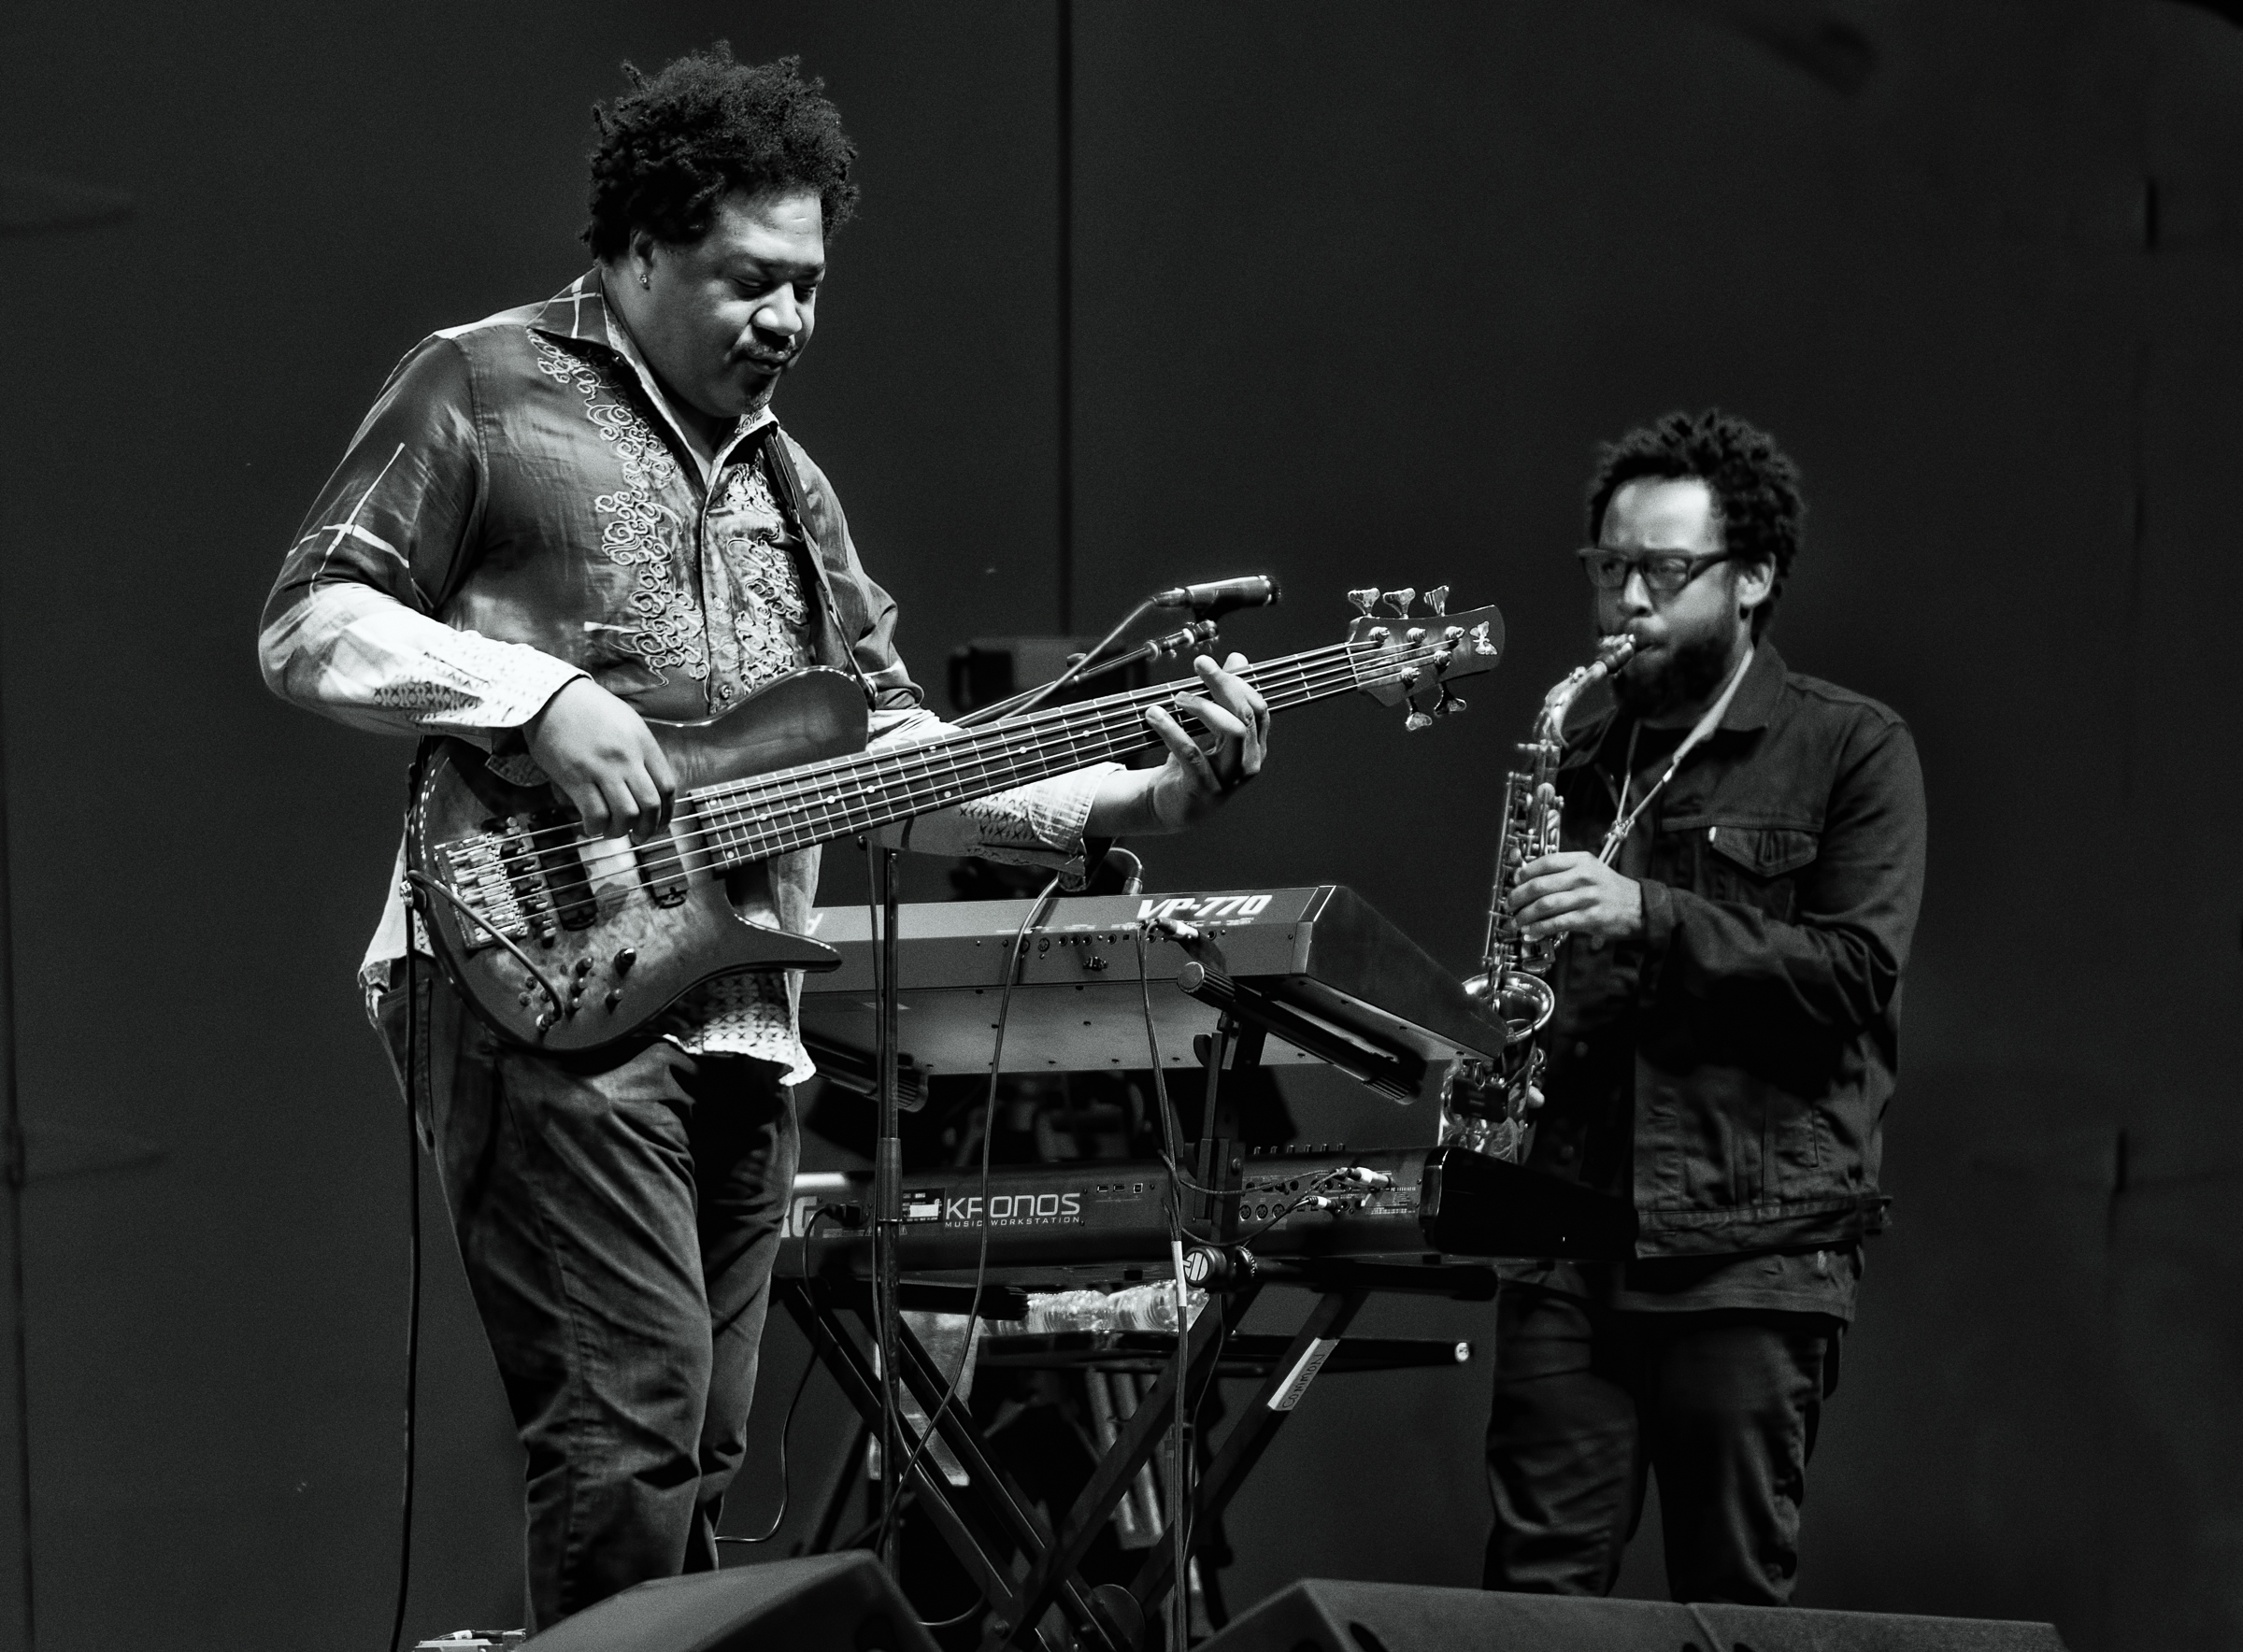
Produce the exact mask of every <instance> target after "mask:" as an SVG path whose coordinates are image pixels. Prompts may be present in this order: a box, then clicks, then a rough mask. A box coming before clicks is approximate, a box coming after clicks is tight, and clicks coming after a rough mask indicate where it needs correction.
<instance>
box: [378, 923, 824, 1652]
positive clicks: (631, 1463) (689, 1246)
mask: <svg viewBox="0 0 2243 1652" xmlns="http://www.w3.org/2000/svg"><path fill="white" fill-rule="evenodd" d="M413 973H414V975H415V976H416V977H417V991H416V992H415V994H414V998H415V1002H416V1008H415V1013H414V1017H413V1024H412V1026H411V1028H410V1032H411V1038H410V1042H411V1044H412V1045H413V1047H414V1050H413V1054H414V1061H413V1064H414V1066H415V1067H417V1068H418V1070H419V1079H420V1082H419V1083H417V1084H416V1085H415V1086H414V1093H415V1096H416V1106H417V1108H418V1109H419V1110H420V1116H421V1123H422V1131H423V1140H424V1141H427V1142H430V1143H432V1144H433V1146H434V1147H435V1151H436V1161H437V1165H438V1169H439V1172H440V1174H441V1176H442V1180H443V1186H444V1196H445V1200H446V1203H448V1204H449V1206H450V1211H451V1221H452V1232H453V1234H454V1235H455V1237H456V1238H457V1239H458V1241H459V1247H460V1257H461V1260H463V1261H464V1263H465V1265H466V1271H467V1282H468V1285H469V1287H470V1288H471V1289H472V1290H473V1291H474V1294H475V1303H476V1307H477V1309H478V1310H479V1313H480V1315H481V1317H482V1321H483V1330H484V1332H485V1334H486V1335H488V1336H489V1338H490V1341H491V1351H492V1353H493V1355H495V1356H496V1357H497V1360H498V1370H499V1375H500V1377H501V1379H502V1380H503V1381H504V1383H505V1385H506V1391H507V1402H508V1403H509V1404H510V1405H511V1407H512V1409H513V1413H514V1422H515V1427H516V1429H517V1430H518V1431H519V1432H520V1434H521V1443H522V1446H523V1448H524V1450H525V1451H526V1452H527V1454H528V1459H529V1461H528V1469H527V1487H526V1499H525V1501H526V1503H527V1514H528V1543H527V1551H528V1552H527V1561H528V1572H529V1611H530V1627H531V1628H532V1629H542V1628H545V1627H548V1626H550V1624H552V1623H553V1622H555V1621H556V1620H557V1619H559V1618H562V1617H564V1616H568V1615H569V1614H570V1613H572V1612H580V1611H582V1610H583V1609H584V1608H585V1607H587V1606H589V1605H592V1604H593V1602H597V1601H601V1600H605V1599H606V1598H607V1596H609V1595H611V1594H614V1593H616V1592H617V1591H618V1590H620V1589H623V1588H629V1587H630V1586H631V1585H633V1584H635V1583H639V1582H643V1581H645V1580H646V1579H648V1578H653V1577H669V1576H675V1575H676V1574H679V1573H680V1572H699V1571H708V1570H712V1569H713V1568H714V1567H715V1566H716V1564H717V1554H716V1522H717V1517H718V1514H719V1512H720V1510H721V1504H722V1502H723V1498H724V1493H725V1490H726V1488H728V1487H729V1486H730V1485H731V1483H732V1478H733V1475H734V1474H735V1473H736V1472H737V1470H738V1468H739V1466H740V1458H741V1455H742V1452H743V1449H744V1446H745V1441H746V1436H747V1429H748V1407H749V1403H750V1399H751V1397H752V1396H753V1394H754V1391H755V1366H756V1350H757V1346H758V1344H759V1343H760V1342H761V1341H762V1338H763V1331H764V1314H765V1312H766V1310H767V1309H768V1307H769V1305H770V1289H769V1287H770V1280H771V1266H772V1262H773V1260H774V1259H775V1258H776V1256H777V1255H778V1249H779V1226H780V1221H781V1218H782V1216H783V1214H784V1211H785V1208H786V1201H787V1197H788V1194H789V1191H790V1189H791V1187H792V1183H793V1175H794V1164H795V1157H796V1146H797V1135H796V1126H795V1119H794V1108H793V1098H792V1095H791V1093H790V1092H789V1090H788V1089H786V1087H785V1086H783V1085H781V1084H779V1082H778V1079H777V1074H778V1069H776V1068H775V1067H773V1066H771V1065H770V1064H769V1063H768V1062H764V1061H750V1060H748V1059H746V1058H743V1057H738V1056H699V1057H697V1056H691V1055H687V1054H686V1053H685V1052H684V1051H682V1050H680V1049H679V1048H678V1047H676V1046H675V1045H671V1044H665V1043H662V1042H659V1041H657V1042H654V1043H651V1044H649V1045H646V1046H645V1047H641V1048H636V1049H633V1050H630V1051H628V1052H627V1053H624V1054H622V1055H621V1056H617V1057H613V1058H610V1059H607V1060H605V1061H586V1062H584V1063H581V1064H573V1063H571V1064H564V1063H563V1062H559V1061H550V1060H547V1059H543V1058H540V1057H538V1056H535V1055H532V1054H530V1053H528V1052H526V1051H523V1050H519V1049H516V1048H513V1047H510V1046H506V1045H502V1044H500V1043H499V1042H498V1040H497V1039H496V1038H494V1037H493V1034H492V1033H491V1032H489V1031H488V1030H486V1029H485V1028H484V1027H483V1026H482V1025H481V1024H480V1023H479V1022H478V1021H477V1020H476V1019H475V1018H473V1016H472V1015H471V1014H470V1013H469V1012H468V1011H467V1009H466V1007H465V1006H464V1004H462V1003H461V1002H460V1000H459V999H458V998H457V997H456V996H455V995H454V994H453V993H452V992H451V991H450V989H449V987H447V986H446V985H444V984H443V983H441V982H440V981H436V980H434V979H433V977H434V976H436V971H435V969H434V967H433V966H431V965H430V964H429V963H428V962H427V961H425V960H423V961H421V963H420V965H419V967H418V968H417V969H416V970H415V971H414V972H413ZM406 1000H407V994H406V992H405V990H403V988H402V986H400V987H397V988H393V990H391V991H389V992H388V993H386V994H383V995H382V996H381V997H380V999H379V1001H378V1002H377V1004H376V1005H375V1018H376V1021H377V1023H378V1025H379V1027H380V1029H381V1032H382V1033H383V1035H384V1037H385V1039H386V1040H387V1041H388V1042H389V1043H390V1046H391V1048H392V1051H393V1054H394V1055H395V1056H396V1057H397V1058H398V1061H399V1065H400V1068H401V1069H402V1068H403V1066H404V1064H405V1063H404V1060H403V1058H404V1056H405V1052H406V1046H407V1031H408V1029H407V1011H406Z"/></svg>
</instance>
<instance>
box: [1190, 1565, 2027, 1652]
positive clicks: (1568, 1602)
mask: <svg viewBox="0 0 2243 1652" xmlns="http://www.w3.org/2000/svg"><path fill="white" fill-rule="evenodd" d="M1464 1646H1468V1647H1471V1648H1472V1649H1473V1652H2064V1643H2063V1642H2062V1641H2061V1640H2059V1639H2057V1636H2056V1631H2055V1629H2054V1627H2053V1626H2051V1625H2050V1624H2046V1623H1999V1622H1993V1621H1991V1620H1988V1619H1984V1618H1977V1617H1903V1616H1888V1615H1886V1614H1883V1613H1878V1612H1807V1611H1803V1610H1800V1609H1798V1608H1796V1607H1771V1606H1716V1605H1697V1606H1677V1605H1671V1604H1669V1603H1668V1602H1664V1601H1600V1600H1593V1599H1584V1598H1582V1597H1580V1596H1575V1595H1512V1594H1495V1593H1490V1592H1487V1591H1484V1590H1481V1589H1473V1588H1411V1587H1410V1586H1408V1585H1407V1584H1395V1583H1334V1582H1330V1581H1327V1580H1325V1579H1322V1578H1311V1579H1307V1580H1306V1581H1304V1582H1300V1583H1296V1584H1294V1585H1293V1587H1292V1588H1288V1589H1283V1590H1280V1591H1279V1593H1277V1594H1274V1595H1272V1596H1270V1597H1269V1599H1268V1600H1266V1601H1264V1602H1262V1603H1261V1604H1260V1605H1258V1606H1256V1607H1254V1608H1253V1610H1251V1611H1250V1612H1247V1613H1245V1614H1243V1615H1242V1616H1239V1617H1238V1619H1237V1620H1236V1622H1234V1623H1233V1624H1232V1625H1231V1626H1230V1627H1229V1628H1228V1629H1226V1630H1224V1631H1222V1633H1221V1634H1219V1635H1217V1636H1216V1637H1215V1638H1214V1639H1213V1640H1211V1641H1207V1642H1206V1643H1204V1644H1203V1645H1201V1646H1200V1648H1199V1652H1448V1649H1449V1648H1450V1647H1464Z"/></svg>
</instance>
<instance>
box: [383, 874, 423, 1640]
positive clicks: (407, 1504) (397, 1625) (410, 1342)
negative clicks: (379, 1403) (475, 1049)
mask: <svg viewBox="0 0 2243 1652" xmlns="http://www.w3.org/2000/svg"><path fill="white" fill-rule="evenodd" d="M412 927H413V926H412V916H411V914H410V913H409V912H408V913H407V917H406V936H405V1083H404V1084H403V1085H402V1086H401V1087H400V1088H401V1089H403V1090H404V1092H405V1150H406V1189H407V1192H406V1197H407V1200H408V1201H409V1203H410V1216H409V1218H408V1219H407V1225H406V1231H407V1235H408V1237H407V1248H408V1251H409V1253H410V1256H411V1259H412V1260H411V1274H410V1280H411V1283H410V1284H409V1285H408V1286H407V1290H406V1308H405V1491H404V1498H403V1506H402V1509H401V1511H400V1514H399V1517H398V1537H397V1611H396V1614H395V1616H393V1618H392V1619H391V1621H390V1652H398V1648H399V1647H400V1646H402V1645H404V1644H405V1606H406V1602H407V1598H408V1597H409V1596H410V1594H411V1592H412V1583H413V1420H414V1414H415V1412H416V1411H417V1409H418V1407H419V1403H420V1397H421V1396H420V1387H421V1384H420V1377H421V1130H420V1121H419V1119H418V1118H417V1117H416V1116H415V1110H414V1106H413V1101H414V1093H415V1089H416V1087H417V1081H418V1079H419V1077H420V1074H421V1053H420V1045H421V1036H420V1035H421V993H420V983H419V982H418V980H416V979H415V974H416V971H415V963H414V958H413V935H412Z"/></svg>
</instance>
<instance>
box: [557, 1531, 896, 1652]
mask: <svg viewBox="0 0 2243 1652" xmlns="http://www.w3.org/2000/svg"><path fill="white" fill-rule="evenodd" d="M522 1645H523V1647H524V1648H525V1649H526V1648H529V1647H536V1649H537V1652H750V1648H753V1649H754V1652H764V1648H768V1647H779V1646H783V1647H785V1648H786V1649H787V1652H936V1645H935V1638H934V1637H933V1636H932V1635H930V1634H928V1633H927V1631H925V1629H923V1628H922V1627H921V1624H920V1621H919V1614H918V1613H916V1612H914V1611H912V1610H911V1603H910V1602H908V1601H907V1600H905V1599H904V1597H903V1594H902V1592H901V1591H900V1590H898V1589H897V1588H896V1587H895V1585H894V1584H893V1582H891V1581H890V1579H889V1576H888V1574H887V1573H885V1572H883V1571H881V1570H880V1563H879V1561H878V1560H876V1559H873V1558H872V1557H871V1556H870V1555H867V1554H863V1553H853V1552H852V1553H850V1554H843V1555H811V1556H809V1557H807V1559H800V1560H773V1561H770V1562H768V1563H767V1564H764V1565H761V1566H735V1567H732V1568H730V1569H728V1570H726V1571H722V1572H701V1573H696V1574H693V1576H690V1577H664V1578H661V1579H658V1580H657V1581H655V1582H653V1583H642V1584H640V1585H639V1586H638V1587H637V1588H627V1589H625V1590H624V1591H623V1592H622V1593H621V1594H620V1595H615V1596H612V1597H611V1598H609V1599H607V1600H605V1601H602V1602H600V1603H599V1604H598V1605H596V1606H589V1607H587V1608H585V1609H584V1610H583V1611H581V1612H579V1613H578V1614H577V1615H576V1616H574V1617H568V1618H564V1619H563V1620H562V1621H561V1622H559V1623H556V1624H555V1625H553V1627H552V1628H550V1629H549V1630H547V1631H544V1632H543V1633H542V1634H536V1635H532V1636H531V1637H530V1638H529V1639H528V1640H526V1641H524V1642H523V1643H522Z"/></svg>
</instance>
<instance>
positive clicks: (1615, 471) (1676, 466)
mask: <svg viewBox="0 0 2243 1652" xmlns="http://www.w3.org/2000/svg"><path fill="white" fill-rule="evenodd" d="M1646 477H1650V478H1652V479H1655V480H1658V481H1667V482H1679V481H1690V480H1696V481H1701V482H1704V483H1705V484H1706V486H1707V490H1708V491H1710V492H1711V493H1712V494H1713V507H1714V511H1715V514H1716V516H1717V518H1718V519H1719V520H1720V522H1721V524H1722V547H1723V548H1725V549H1727V550H1729V551H1731V552H1732V553H1734V554H1735V556H1736V559H1737V561H1739V562H1743V563H1774V564H1775V567H1776V580H1775V583H1774V584H1773V585H1772V586H1770V587H1769V589H1768V600H1767V601H1766V602H1764V603H1762V604H1761V605H1760V606H1759V607H1757V608H1755V609H1753V610H1752V634H1753V636H1754V637H1755V638H1758V636H1759V635H1760V634H1761V632H1762V631H1763V630H1764V629H1765V628H1766V626H1767V623H1768V620H1769V619H1770V618H1771V617H1772V616H1773V615H1774V614H1775V612H1776V599H1777V598H1778V597H1779V596H1781V595H1782V594H1783V581H1784V578H1785V577H1786V576H1787V575H1789V574H1790V573H1791V571H1792V562H1793V558H1795V557H1797V556H1798V554H1799V537H1800V524H1801V520H1802V519H1804V518H1805V517H1806V515H1807V502H1806V501H1805V500H1804V499H1802V498H1801V497H1800V496H1799V467H1798V466H1797V465H1795V464H1793V463H1792V462H1791V461H1790V460H1789V459H1787V458H1785V457H1784V455H1783V452H1782V450H1781V449H1779V448H1778V447H1777V446H1776V438H1775V437H1773V436H1771V435H1769V434H1768V433H1767V432H1765V431H1764V430H1758V429H1755V428H1754V427H1753V426H1751V425H1750V424H1747V423H1746V422H1745V421H1744V420H1741V419H1737V418H1735V417H1733V416H1732V415H1730V414H1727V413H1724V412H1722V410H1721V409H1720V408H1719V407H1708V408H1707V409H1706V411H1705V412H1703V413H1700V414H1698V415H1697V416H1696V417H1695V418H1693V417H1692V416H1691V415H1690V414H1688V413H1669V414H1668V415H1667V416H1666V417H1665V418H1664V419H1662V420H1659V422H1658V423H1656V424H1651V425H1646V426H1643V427H1641V428H1639V429H1636V430H1632V431H1630V432H1628V434H1626V435H1624V436H1622V437H1621V438H1620V440H1619V441H1617V442H1610V443H1607V444H1606V445H1605V446H1604V447H1602V448H1599V449H1597V454H1596V476H1595V477H1594V479H1593V480H1592V481H1591V482H1590V484H1589V543H1591V544H1592V545H1593V544H1595V543H1596V539H1597V535H1598V534H1602V533H1603V532H1604V527H1605V507H1606V506H1608V505H1610V504H1611V503H1612V495H1613V494H1615V493H1617V492H1619V491H1620V490H1621V489H1622V488H1623V487H1624V486H1626V485H1627V484H1628V483H1630V482H1634V481H1640V480H1642V479H1644V478H1646Z"/></svg>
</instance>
